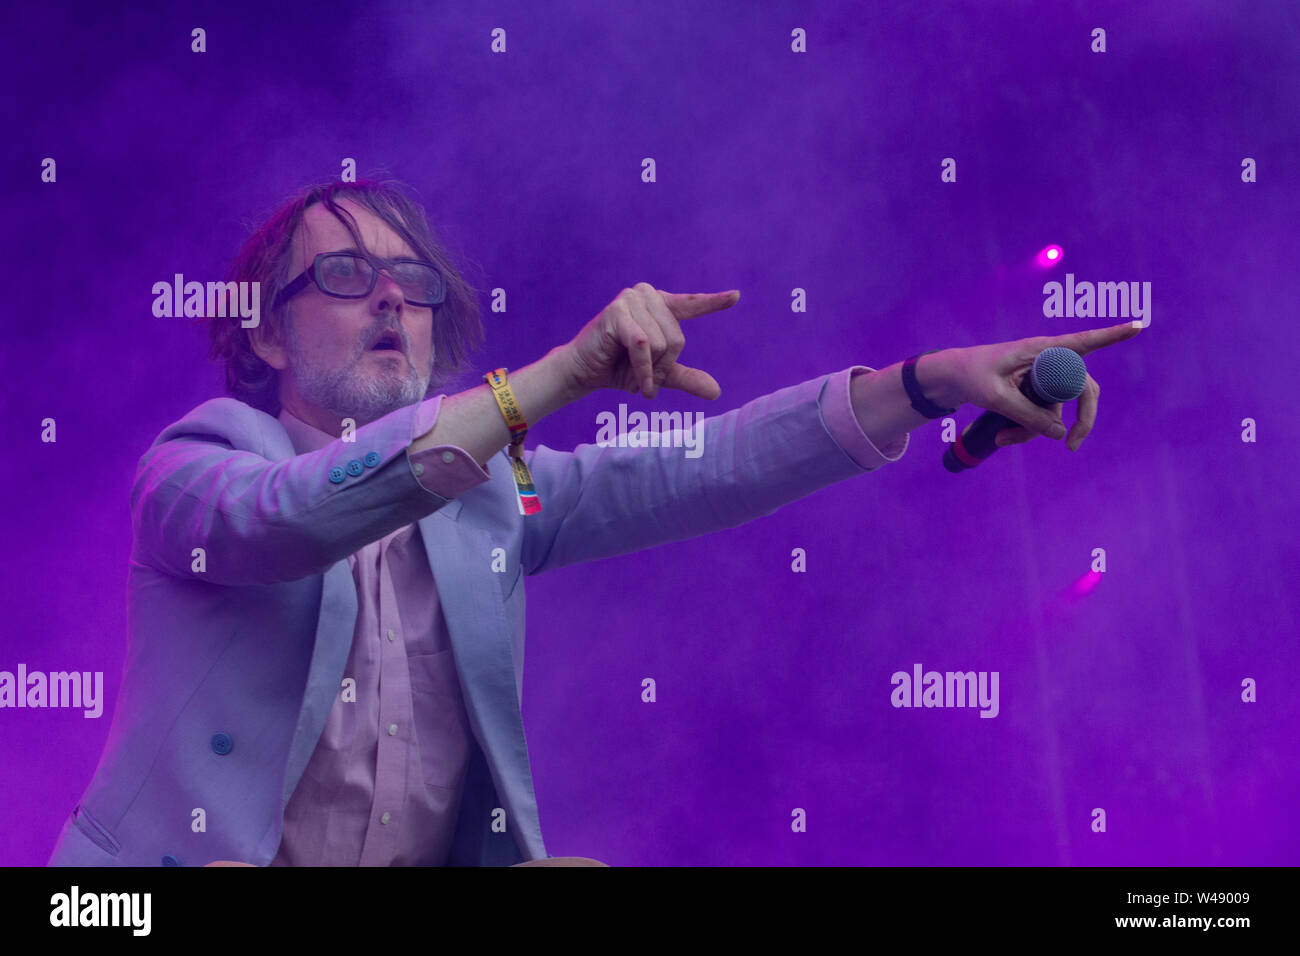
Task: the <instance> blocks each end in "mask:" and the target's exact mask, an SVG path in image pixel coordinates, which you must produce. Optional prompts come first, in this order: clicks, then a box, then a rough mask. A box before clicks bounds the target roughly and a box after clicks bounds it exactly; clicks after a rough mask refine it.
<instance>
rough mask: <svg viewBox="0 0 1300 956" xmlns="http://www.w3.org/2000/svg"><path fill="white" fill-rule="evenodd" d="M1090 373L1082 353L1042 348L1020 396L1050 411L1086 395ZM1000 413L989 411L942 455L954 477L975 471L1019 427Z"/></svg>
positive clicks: (1053, 347)
mask: <svg viewBox="0 0 1300 956" xmlns="http://www.w3.org/2000/svg"><path fill="white" fill-rule="evenodd" d="M1087 382H1088V370H1087V369H1086V368H1085V367H1084V365H1083V359H1082V358H1080V357H1079V353H1078V352H1075V351H1074V350H1072V349H1067V348H1065V347H1064V346H1062V345H1054V346H1052V347H1051V348H1050V349H1043V351H1041V352H1039V353H1038V354H1037V355H1036V356H1034V364H1033V365H1031V366H1030V367H1029V371H1028V372H1027V373H1026V374H1025V377H1024V378H1022V379H1021V380H1020V393H1021V394H1022V395H1024V396H1025V398H1027V399H1029V400H1030V401H1031V402H1033V403H1034V404H1035V405H1038V406H1040V407H1042V408H1051V407H1052V406H1053V405H1055V404H1056V403H1057V402H1068V401H1071V400H1072V399H1076V398H1078V397H1079V396H1080V395H1082V394H1083V387H1084V385H1086V384H1087ZM1018 424H1019V422H1015V421H1013V420H1011V419H1010V418H1007V416H1005V415H1002V414H999V413H998V412H990V411H986V412H984V414H982V415H981V416H980V417H979V418H977V419H975V421H973V422H971V424H970V425H969V426H968V427H967V428H966V430H965V431H963V432H962V433H961V435H959V436H958V437H957V440H956V441H955V442H953V443H952V444H950V445H949V446H948V448H947V449H946V450H945V451H944V453H943V467H945V468H947V469H948V470H949V471H950V472H952V473H953V474H954V475H955V474H957V473H958V472H961V471H965V470H966V469H968V468H974V467H975V466H976V465H978V464H979V463H980V462H982V461H983V460H984V459H985V458H987V457H988V456H989V455H991V454H993V453H994V452H995V451H997V450H998V446H997V444H996V443H995V441H994V439H995V438H996V437H997V434H998V432H1000V431H1002V429H1004V428H1011V427H1014V426H1016V425H1018Z"/></svg>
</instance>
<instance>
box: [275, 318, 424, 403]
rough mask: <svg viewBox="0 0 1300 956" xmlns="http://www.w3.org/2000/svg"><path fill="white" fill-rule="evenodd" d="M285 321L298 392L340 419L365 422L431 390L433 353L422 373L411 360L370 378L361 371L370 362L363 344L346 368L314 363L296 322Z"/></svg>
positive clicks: (412, 401)
mask: <svg viewBox="0 0 1300 956" xmlns="http://www.w3.org/2000/svg"><path fill="white" fill-rule="evenodd" d="M285 324H286V327H287V328H286V333H287V334H286V336H285V345H286V347H287V349H288V352H289V362H290V367H291V368H292V369H293V376H294V384H295V385H296V387H297V389H298V394H300V395H301V396H302V397H303V398H305V399H306V400H307V401H309V402H311V403H312V404H313V405H319V406H320V407H321V408H325V409H328V410H329V411H331V412H333V413H334V414H336V415H338V416H339V417H340V418H346V417H350V418H354V419H356V422H357V425H366V424H369V423H370V422H373V421H376V420H377V419H380V418H383V417H384V416H385V415H387V414H389V413H390V412H395V411H397V409H399V408H404V407H405V406H407V405H414V404H415V403H416V402H419V401H422V400H423V399H424V395H425V392H427V391H428V389H429V378H430V375H431V374H432V365H433V361H432V356H430V363H429V364H430V368H429V369H427V370H426V371H425V374H423V375H421V374H420V373H419V372H417V371H416V369H415V367H414V366H413V365H412V364H411V363H410V362H405V363H402V364H403V366H404V368H403V370H402V371H400V372H398V371H392V372H387V371H386V372H384V373H382V374H380V375H378V376H375V377H371V378H367V377H364V376H362V374H361V372H360V365H361V363H362V362H364V361H367V359H366V357H365V356H366V353H365V351H364V350H362V349H364V346H358V352H357V354H356V355H355V356H353V359H352V361H351V362H349V363H348V364H347V365H345V366H343V368H323V367H321V366H319V365H316V364H314V360H313V358H312V357H311V356H309V355H308V354H307V353H305V352H304V351H303V349H302V348H301V342H300V341H299V339H298V336H297V332H296V330H295V329H294V327H293V326H294V324H295V323H293V322H292V321H290V322H287V323H285Z"/></svg>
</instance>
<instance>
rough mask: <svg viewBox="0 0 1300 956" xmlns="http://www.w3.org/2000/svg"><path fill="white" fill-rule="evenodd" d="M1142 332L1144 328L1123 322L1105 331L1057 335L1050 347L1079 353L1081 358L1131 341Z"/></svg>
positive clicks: (1095, 330)
mask: <svg viewBox="0 0 1300 956" xmlns="http://www.w3.org/2000/svg"><path fill="white" fill-rule="evenodd" d="M1141 331H1142V326H1140V325H1134V324H1133V323H1132V322H1122V323H1120V324H1119V325H1112V326H1109V327H1108V328H1104V329H1088V330H1087V331H1086V332H1071V333H1069V334H1068V335H1055V336H1052V337H1051V338H1050V341H1049V345H1050V346H1057V345H1062V346H1065V348H1067V349H1070V350H1072V351H1074V352H1077V353H1078V354H1079V355H1080V356H1084V355H1087V354H1088V353H1089V352H1095V351H1096V350H1097V349H1100V348H1105V347H1106V346H1107V345H1114V344H1115V343H1116V342H1123V341H1124V340H1125V339H1131V338H1133V336H1135V335H1137V334H1138V333H1139V332H1141Z"/></svg>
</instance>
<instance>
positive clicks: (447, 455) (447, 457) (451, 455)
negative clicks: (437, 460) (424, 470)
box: [442, 451, 456, 464]
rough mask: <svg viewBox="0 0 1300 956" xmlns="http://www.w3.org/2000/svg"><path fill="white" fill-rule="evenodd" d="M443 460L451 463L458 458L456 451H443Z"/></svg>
mask: <svg viewBox="0 0 1300 956" xmlns="http://www.w3.org/2000/svg"><path fill="white" fill-rule="evenodd" d="M442 460H443V461H445V462H446V463H447V464H451V463H452V462H453V461H455V460H456V454H455V452H450V451H444V452H443V453H442Z"/></svg>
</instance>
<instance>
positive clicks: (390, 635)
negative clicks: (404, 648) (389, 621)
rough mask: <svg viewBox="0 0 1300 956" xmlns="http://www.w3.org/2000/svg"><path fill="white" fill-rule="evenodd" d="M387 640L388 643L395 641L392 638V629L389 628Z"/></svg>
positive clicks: (394, 638)
mask: <svg viewBox="0 0 1300 956" xmlns="http://www.w3.org/2000/svg"><path fill="white" fill-rule="evenodd" d="M388 639H389V640H390V641H395V640H397V638H396V637H394V636H393V629H392V628H391V627H390V628H389V629H388Z"/></svg>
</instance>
